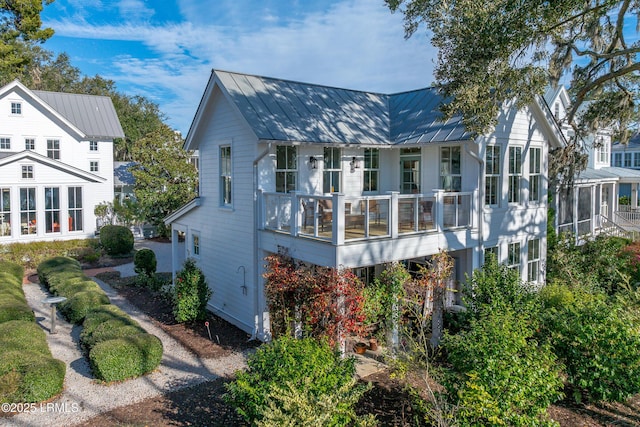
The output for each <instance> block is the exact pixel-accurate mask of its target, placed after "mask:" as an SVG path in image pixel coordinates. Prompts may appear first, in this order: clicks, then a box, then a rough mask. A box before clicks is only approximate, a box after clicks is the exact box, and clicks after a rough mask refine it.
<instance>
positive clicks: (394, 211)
mask: <svg viewBox="0 0 640 427" xmlns="http://www.w3.org/2000/svg"><path fill="white" fill-rule="evenodd" d="M388 194H390V195H391V206H390V209H391V215H389V216H390V221H391V224H389V225H390V226H391V238H392V239H397V238H398V215H399V209H398V194H400V192H398V191H390V192H389V193H388Z"/></svg>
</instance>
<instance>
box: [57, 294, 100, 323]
mask: <svg viewBox="0 0 640 427" xmlns="http://www.w3.org/2000/svg"><path fill="white" fill-rule="evenodd" d="M103 304H109V297H108V296H107V295H106V294H105V293H104V292H103V291H102V290H100V291H83V292H78V293H77V294H74V295H73V296H70V297H68V299H67V300H66V301H64V302H61V303H60V304H59V305H58V308H59V309H60V313H62V314H63V315H64V316H65V317H66V318H67V320H68V321H69V322H71V323H74V324H79V323H81V322H82V321H83V320H84V318H85V316H86V315H87V312H89V310H91V309H92V308H95V307H97V306H100V305H103Z"/></svg>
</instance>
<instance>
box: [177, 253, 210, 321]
mask: <svg viewBox="0 0 640 427" xmlns="http://www.w3.org/2000/svg"><path fill="white" fill-rule="evenodd" d="M211 294H212V292H211V289H209V285H207V282H206V280H205V277H204V274H203V273H202V270H200V269H199V268H198V267H197V266H196V262H195V260H193V259H192V258H189V259H187V260H186V261H185V262H184V267H183V268H182V270H180V271H179V272H178V274H177V277H176V283H175V287H174V294H173V314H174V316H175V318H176V321H177V322H190V321H193V320H202V319H204V318H205V317H206V314H207V303H208V302H209V299H210V298H211Z"/></svg>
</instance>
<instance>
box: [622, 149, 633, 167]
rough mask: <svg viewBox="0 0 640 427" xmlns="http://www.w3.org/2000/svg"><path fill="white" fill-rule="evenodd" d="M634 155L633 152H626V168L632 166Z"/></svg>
mask: <svg viewBox="0 0 640 427" xmlns="http://www.w3.org/2000/svg"><path fill="white" fill-rule="evenodd" d="M632 155H633V153H624V167H625V168H630V167H631V156H632Z"/></svg>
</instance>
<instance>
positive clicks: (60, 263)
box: [37, 256, 82, 286]
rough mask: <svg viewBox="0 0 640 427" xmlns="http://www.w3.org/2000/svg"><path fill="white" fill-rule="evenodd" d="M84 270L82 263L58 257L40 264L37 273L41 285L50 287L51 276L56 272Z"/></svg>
mask: <svg viewBox="0 0 640 427" xmlns="http://www.w3.org/2000/svg"><path fill="white" fill-rule="evenodd" d="M74 269H75V270H76V271H79V270H82V269H81V267H80V263H79V262H78V261H76V260H75V259H73V258H69V257H64V256H57V257H53V258H49V259H47V260H45V261H43V262H41V263H40V264H38V268H37V272H38V279H39V280H40V283H42V284H44V285H47V286H49V275H51V274H52V273H54V272H56V271H71V270H74Z"/></svg>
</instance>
